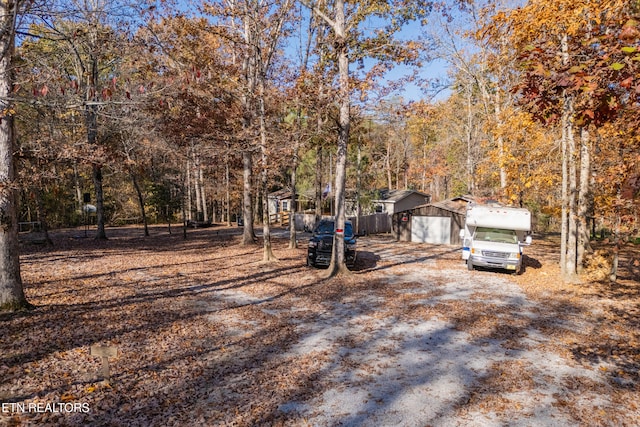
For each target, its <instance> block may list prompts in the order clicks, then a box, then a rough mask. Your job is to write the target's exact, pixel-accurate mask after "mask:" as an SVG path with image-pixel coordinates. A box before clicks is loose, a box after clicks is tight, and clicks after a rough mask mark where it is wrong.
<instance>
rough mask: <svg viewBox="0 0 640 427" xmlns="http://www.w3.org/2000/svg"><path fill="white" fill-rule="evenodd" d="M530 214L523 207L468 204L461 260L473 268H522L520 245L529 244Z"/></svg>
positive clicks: (517, 271)
mask: <svg viewBox="0 0 640 427" xmlns="http://www.w3.org/2000/svg"><path fill="white" fill-rule="evenodd" d="M530 231H531V213H530V212H529V211H528V210H527V209H524V208H512V207H506V206H500V205H478V204H470V205H469V206H468V207H467V216H466V220H465V225H464V230H460V238H461V239H462V241H463V242H462V259H464V260H466V261H467V267H468V268H469V270H473V269H474V267H488V268H501V269H506V270H513V271H514V272H516V273H521V272H522V271H523V264H522V247H523V246H526V245H530V244H531V236H530V235H529V232H530Z"/></svg>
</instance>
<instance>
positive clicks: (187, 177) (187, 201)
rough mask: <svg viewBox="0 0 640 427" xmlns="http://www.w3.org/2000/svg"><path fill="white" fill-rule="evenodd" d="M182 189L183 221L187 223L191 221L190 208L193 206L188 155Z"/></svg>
mask: <svg viewBox="0 0 640 427" xmlns="http://www.w3.org/2000/svg"><path fill="white" fill-rule="evenodd" d="M184 187H185V193H184V197H185V199H184V203H183V207H184V213H185V219H186V220H187V221H191V220H192V218H191V207H192V206H193V200H192V199H191V159H190V158H189V155H187V165H186V170H185V182H184Z"/></svg>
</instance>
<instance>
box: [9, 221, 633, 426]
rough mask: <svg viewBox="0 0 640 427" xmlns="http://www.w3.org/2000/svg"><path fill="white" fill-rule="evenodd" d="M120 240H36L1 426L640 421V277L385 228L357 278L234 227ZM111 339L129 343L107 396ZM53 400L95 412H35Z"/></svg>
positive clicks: (364, 246)
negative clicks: (517, 267) (267, 257)
mask: <svg viewBox="0 0 640 427" xmlns="http://www.w3.org/2000/svg"><path fill="white" fill-rule="evenodd" d="M112 235H113V236H114V237H113V238H112V239H110V240H109V241H108V242H94V241H81V240H78V239H73V238H67V237H64V236H62V235H60V236H58V237H57V240H56V246H55V247H54V248H53V249H47V248H42V247H37V248H25V251H24V254H23V256H22V265H23V278H24V280H25V284H26V288H27V294H28V298H29V299H30V301H31V302H32V303H34V304H36V305H37V306H38V308H37V309H36V310H33V311H31V312H28V313H21V314H17V315H1V316H0V324H1V325H2V327H3V330H4V331H5V333H4V334H3V335H2V336H0V348H2V353H1V354H0V402H1V403H2V404H4V405H5V406H3V407H2V408H3V410H2V412H1V413H0V425H26V424H28V423H31V424H34V423H35V424H37V425H70V426H72V425H97V426H101V425H104V426H107V425H123V424H126V425H130V426H135V425H140V426H171V425H173V426H187V425H188V426H194V425H202V426H219V425H242V426H244V425H246V426H250V425H287V426H289V425H314V426H338V425H342V426H369V425H380V426H386V425H389V426H397V425H400V426H427V425H433V426H503V425H514V426H520V425H523V426H529V425H531V426H533V425H535V426H557V425H563V426H567V425H568V426H572V425H575V426H585V425H589V426H590V425H611V426H614V425H615V426H625V425H628V426H633V425H637V420H638V419H640V412H639V411H640V409H639V405H640V398H639V397H638V396H639V393H638V391H639V390H638V388H639V384H640V381H639V378H638V364H639V360H638V354H639V352H638V348H639V347H640V344H638V341H639V340H638V327H637V326H638V317H637V308H638V306H637V290H636V291H635V293H634V292H632V290H633V289H634V284H633V283H626V284H624V283H623V284H621V285H620V286H623V285H624V286H626V288H624V289H625V290H626V292H622V288H621V289H619V290H618V291H617V292H614V290H612V289H609V288H607V289H606V291H607V292H605V289H604V288H602V287H601V285H598V284H590V285H588V286H584V285H583V286H580V287H578V286H567V285H562V284H560V283H559V282H558V281H557V280H556V277H557V275H556V272H555V271H554V267H553V266H554V263H553V262H550V261H549V260H548V258H547V256H548V253H547V252H546V251H542V252H539V253H535V252H533V253H532V254H531V257H530V259H529V263H530V265H531V267H530V268H529V269H528V270H527V272H526V273H525V275H523V276H517V277H516V276H511V275H506V274H501V273H495V272H487V271H474V272H469V271H467V270H466V268H465V266H464V264H462V261H461V260H460V259H459V256H460V255H459V252H458V250H457V249H456V248H452V247H444V246H431V245H417V244H410V243H397V242H394V241H392V240H391V239H388V238H378V237H368V238H363V239H360V243H359V244H360V255H359V261H358V265H357V267H358V269H357V271H355V272H354V274H352V275H350V276H348V277H343V278H339V279H333V280H329V281H327V280H323V279H322V278H321V275H322V271H319V270H315V269H310V268H308V267H306V266H305V265H304V255H305V249H304V247H302V248H300V249H294V250H290V249H286V245H287V241H286V240H285V239H282V240H277V241H276V243H275V250H276V254H277V256H278V257H279V258H280V261H279V262H277V263H273V264H263V263H261V262H260V260H261V258H262V257H261V248H259V247H241V246H239V245H238V244H237V239H236V237H235V236H234V233H233V230H226V231H225V230H215V229H209V230H199V231H197V232H193V233H191V234H190V237H189V239H188V240H187V241H184V240H182V239H181V238H180V237H179V236H175V235H168V234H166V233H164V234H163V233H161V232H159V231H157V232H156V234H155V235H154V236H153V237H152V238H151V239H144V238H141V237H140V236H137V235H133V236H132V234H131V232H127V231H126V230H125V231H121V232H119V233H113V234H112ZM545 245H546V244H543V242H540V244H539V246H538V247H539V248H541V249H546V246H545ZM634 310H635V311H634ZM95 343H108V344H111V345H115V346H117V347H118V351H119V356H118V357H117V358H115V359H114V360H113V361H112V370H113V375H112V382H111V384H110V386H109V387H106V386H105V385H104V384H103V383H102V382H101V381H100V378H99V376H98V374H97V373H98V372H99V369H100V362H99V360H97V359H95V358H92V357H90V355H89V347H90V346H91V345H92V344H95ZM38 404H39V405H46V404H49V405H54V404H59V405H63V406H62V408H63V409H69V408H73V406H68V405H69V404H71V405H74V404H75V405H84V406H77V407H78V408H80V409H81V410H74V411H66V410H65V411H58V412H55V411H46V410H44V411H21V408H22V407H23V406H26V407H27V408H28V405H38ZM20 405H22V406H20ZM64 405H67V406H64ZM41 407H42V408H44V409H46V406H41ZM36 408H38V407H37V406H36ZM83 408H88V409H89V410H88V411H83V410H82V409H83Z"/></svg>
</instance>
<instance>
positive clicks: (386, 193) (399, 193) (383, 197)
mask: <svg viewBox="0 0 640 427" xmlns="http://www.w3.org/2000/svg"><path fill="white" fill-rule="evenodd" d="M379 193H380V197H379V198H378V199H375V200H373V201H374V202H385V203H396V202H399V201H400V200H402V199H405V198H407V197H409V196H410V195H412V194H418V195H420V196H422V197H429V195H428V194H425V193H422V192H420V191H416V190H388V189H384V190H380V192H379Z"/></svg>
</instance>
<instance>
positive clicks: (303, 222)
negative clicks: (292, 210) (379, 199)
mask: <svg viewBox="0 0 640 427" xmlns="http://www.w3.org/2000/svg"><path fill="white" fill-rule="evenodd" d="M323 218H329V217H323ZM348 219H349V221H351V223H352V224H353V228H354V232H355V233H356V234H358V235H365V234H384V233H390V232H391V217H390V216H389V215H388V214H386V213H376V214H373V215H362V216H360V217H349V218H348ZM294 221H295V226H296V230H297V231H305V230H306V231H311V230H313V227H314V226H315V225H316V217H315V215H314V214H305V213H296V214H295V215H294Z"/></svg>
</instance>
